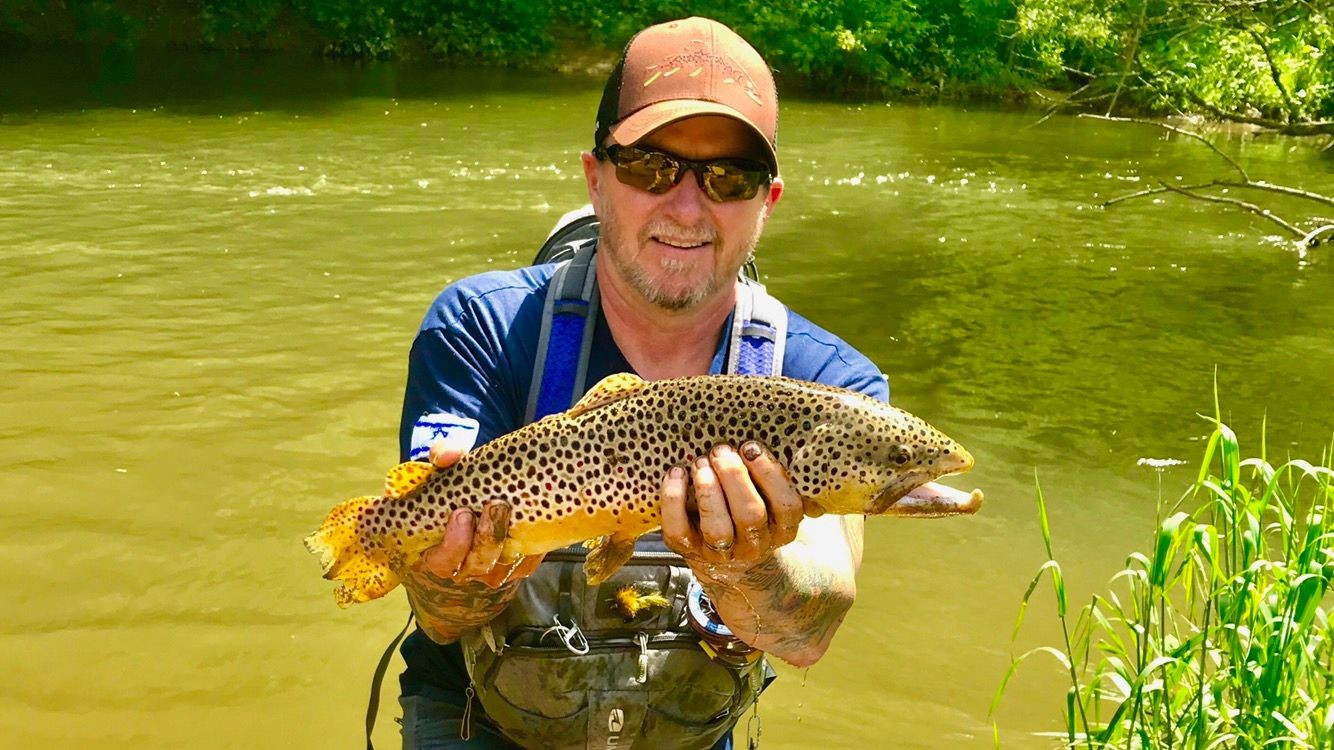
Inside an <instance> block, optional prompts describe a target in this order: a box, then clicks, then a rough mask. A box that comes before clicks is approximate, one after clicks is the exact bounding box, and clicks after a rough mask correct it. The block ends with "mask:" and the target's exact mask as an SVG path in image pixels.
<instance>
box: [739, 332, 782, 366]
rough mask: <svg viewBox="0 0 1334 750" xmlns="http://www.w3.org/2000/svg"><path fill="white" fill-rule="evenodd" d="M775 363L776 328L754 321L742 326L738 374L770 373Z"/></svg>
mask: <svg viewBox="0 0 1334 750" xmlns="http://www.w3.org/2000/svg"><path fill="white" fill-rule="evenodd" d="M773 365H774V329H773V328H772V327H770V326H767V325H763V324H761V323H755V322H752V323H751V324H750V325H743V326H742V328H741V346H740V347H739V348H738V349H737V363H736V372H737V374H738V375H769V374H771V373H772V371H773Z"/></svg>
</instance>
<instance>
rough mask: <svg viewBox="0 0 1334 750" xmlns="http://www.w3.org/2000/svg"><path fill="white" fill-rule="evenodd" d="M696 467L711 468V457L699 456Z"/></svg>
mask: <svg viewBox="0 0 1334 750" xmlns="http://www.w3.org/2000/svg"><path fill="white" fill-rule="evenodd" d="M695 468H696V469H707V468H709V459H708V458H706V457H705V456H700V457H699V458H697V459H695Z"/></svg>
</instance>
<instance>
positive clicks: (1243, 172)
mask: <svg viewBox="0 0 1334 750" xmlns="http://www.w3.org/2000/svg"><path fill="white" fill-rule="evenodd" d="M1080 117H1091V118H1093V119H1095V120H1110V121H1112V122H1135V123H1139V124H1140V125H1153V126H1156V127H1160V128H1162V129H1164V130H1170V131H1172V132H1173V133H1179V134H1181V135H1184V136H1186V137H1187V138H1194V139H1195V140H1197V141H1199V142H1200V143H1203V144H1204V145H1206V146H1208V147H1209V148H1210V149H1211V150H1213V152H1214V153H1215V154H1218V155H1219V156H1221V157H1223V159H1224V160H1225V161H1227V163H1228V164H1231V165H1232V168H1233V169H1235V170H1237V173H1238V174H1240V175H1241V179H1243V180H1245V181H1246V182H1250V181H1251V176H1250V175H1248V174H1246V170H1244V169H1242V168H1241V165H1240V164H1238V163H1237V161H1236V160H1235V159H1233V158H1232V157H1231V156H1228V155H1227V154H1225V153H1223V152H1222V151H1221V150H1219V148H1218V147H1217V146H1215V145H1214V144H1213V142H1212V141H1210V140H1209V139H1208V138H1205V137H1204V136H1202V135H1200V134H1199V133H1195V132H1192V131H1189V130H1186V129H1185V128H1178V127H1176V126H1175V125H1168V124H1167V123H1165V122H1157V121H1155V120H1145V119H1143V118H1139V117H1110V116H1108V115H1088V114H1082V115H1080Z"/></svg>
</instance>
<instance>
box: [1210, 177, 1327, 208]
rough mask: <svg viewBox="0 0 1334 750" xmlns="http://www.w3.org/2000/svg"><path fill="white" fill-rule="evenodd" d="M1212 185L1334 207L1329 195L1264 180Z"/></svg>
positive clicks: (1215, 181)
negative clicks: (1260, 192)
mask: <svg viewBox="0 0 1334 750" xmlns="http://www.w3.org/2000/svg"><path fill="white" fill-rule="evenodd" d="M1212 184H1214V185H1221V186H1223V187H1238V188H1253V189H1255V190H1268V191H1269V192H1271V193H1279V194H1281V195H1290V196H1292V197H1294V198H1305V199H1306V200H1311V201H1315V202H1316V203H1323V204H1325V205H1326V206H1334V198H1331V197H1329V196H1327V195H1321V194H1320V193H1313V192H1311V191H1309V190H1302V189H1300V188H1291V187H1288V186H1287V185H1275V184H1274V183H1272V182H1265V181H1264V180H1248V181H1246V182H1234V181H1232V180H1214V181H1213V183H1212Z"/></svg>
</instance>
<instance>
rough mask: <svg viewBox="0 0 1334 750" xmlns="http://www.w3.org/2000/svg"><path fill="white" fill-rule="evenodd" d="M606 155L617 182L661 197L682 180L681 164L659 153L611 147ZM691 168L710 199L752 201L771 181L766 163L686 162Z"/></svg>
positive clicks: (731, 160) (667, 155)
mask: <svg viewBox="0 0 1334 750" xmlns="http://www.w3.org/2000/svg"><path fill="white" fill-rule="evenodd" d="M607 154H608V155H609V156H610V157H611V160H612V162H613V163H614V164H615V165H616V179H617V180H620V181H621V182H622V183H623V184H626V185H629V186H630V187H635V188H639V189H640V190H647V191H648V192H650V193H657V194H662V193H665V192H667V191H668V190H671V189H672V187H673V186H674V185H676V183H677V181H678V180H679V179H680V174H681V170H682V168H683V167H682V161H684V160H678V158H677V157H673V156H671V155H669V154H664V153H662V152H660V151H647V150H644V149H638V148H633V147H610V148H608V150H607ZM685 164H686V167H685V168H688V169H692V170H694V171H695V172H696V173H698V174H699V177H698V178H697V179H699V182H700V185H701V187H703V188H704V193H705V195H707V196H708V197H709V199H710V200H713V201H716V202H718V203H723V202H726V201H737V200H750V199H751V198H754V197H755V194H756V193H758V192H759V190H760V186H761V185H763V184H765V183H766V182H768V181H769V170H768V168H766V167H765V166H764V165H763V164H760V163H757V162H750V161H744V160H739V159H718V160H715V161H708V162H699V163H696V162H686V163H685Z"/></svg>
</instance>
